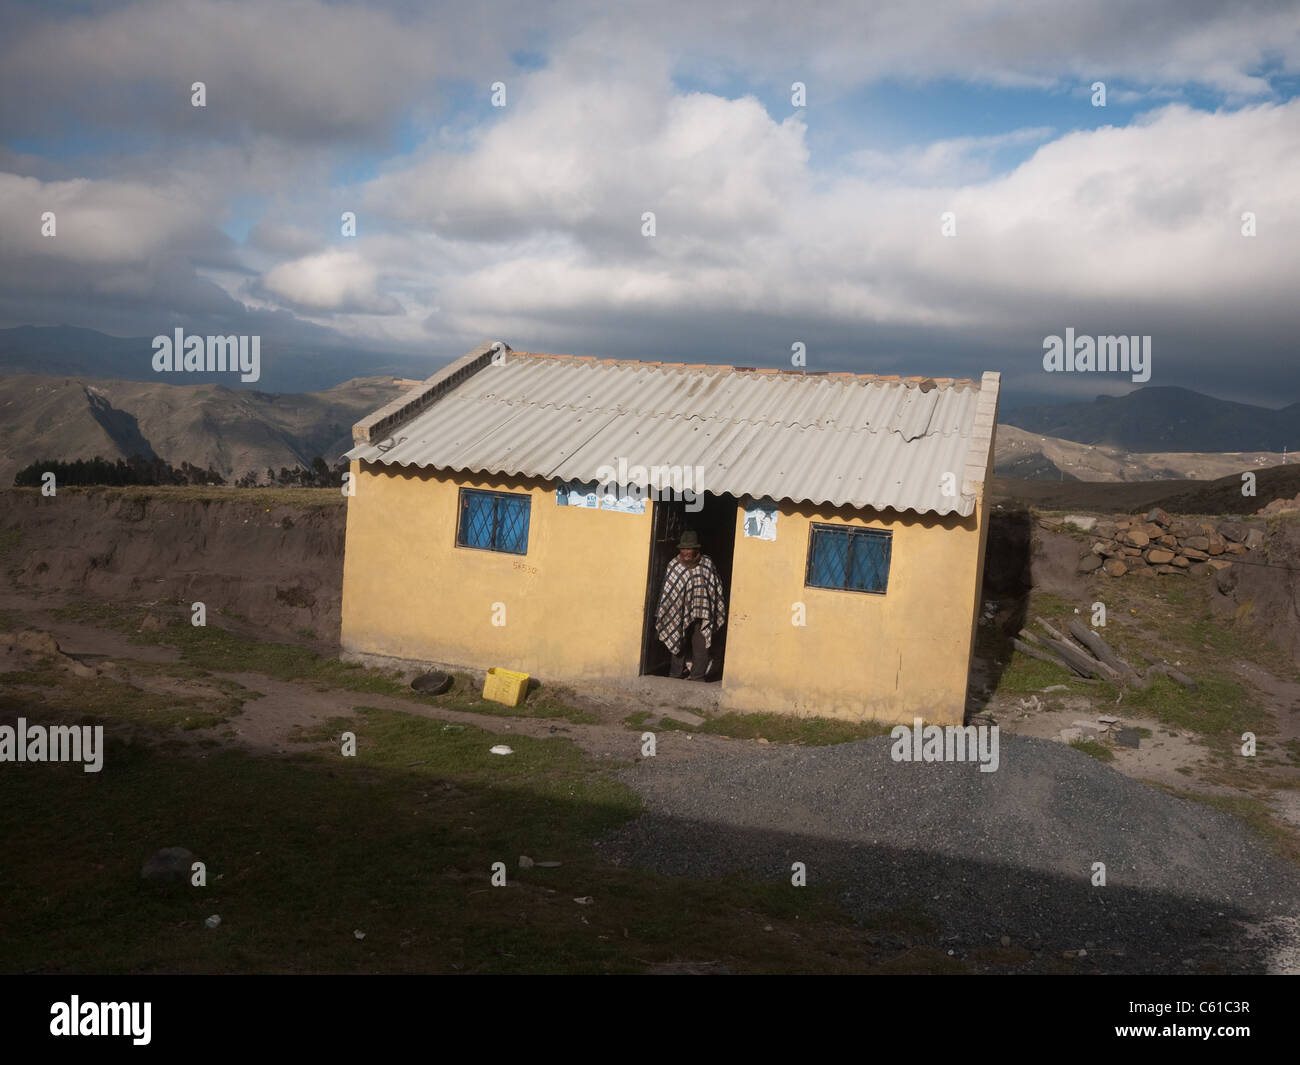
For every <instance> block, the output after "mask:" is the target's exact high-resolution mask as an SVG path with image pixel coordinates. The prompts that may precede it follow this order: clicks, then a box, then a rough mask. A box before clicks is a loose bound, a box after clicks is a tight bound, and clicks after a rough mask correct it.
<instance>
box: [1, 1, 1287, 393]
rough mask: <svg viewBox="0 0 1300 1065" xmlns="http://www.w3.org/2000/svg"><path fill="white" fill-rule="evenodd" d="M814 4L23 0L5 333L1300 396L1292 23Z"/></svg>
mask: <svg viewBox="0 0 1300 1065" xmlns="http://www.w3.org/2000/svg"><path fill="white" fill-rule="evenodd" d="M800 7H801V5H792V4H790V3H788V2H785V0H782V2H768V0H747V2H744V3H734V4H733V3H726V2H720V3H700V2H698V0H689V2H685V0H655V2H653V3H647V4H639V5H621V4H610V3H608V2H606V0H592V2H565V0H554V2H539V0H535V2H518V3H514V4H497V3H483V2H475V3H455V4H450V3H448V4H426V3H420V2H417V0H406V2H393V3H378V2H376V3H368V4H364V5H362V4H349V3H321V2H318V0H268V2H263V3H247V2H243V0H128V2H101V0H85V2H81V3H71V2H59V0H44V2H40V3H31V4H20V3H13V2H10V3H8V4H6V5H5V7H4V14H3V15H2V16H0V20H2V24H0V30H2V31H3V32H2V33H0V325H3V326H12V325H20V324H33V325H57V324H68V325H77V326H84V327H88V328H93V329H99V330H101V331H103V332H107V333H112V334H115V335H119V336H153V335H155V334H160V333H167V334H170V332H171V331H172V329H174V328H175V327H177V326H181V327H183V328H185V329H186V330H187V331H188V332H191V333H261V334H262V335H263V336H264V337H283V338H285V339H292V340H295V341H301V342H305V343H310V342H312V341H313V340H315V339H318V338H321V337H325V338H332V339H336V340H337V341H338V342H339V343H342V344H347V345H349V346H353V347H356V348H359V349H363V350H369V351H375V352H399V353H406V354H416V355H420V356H427V358H428V360H429V371H430V372H432V370H433V369H435V368H436V366H437V365H439V363H440V361H441V360H445V359H447V358H450V357H453V356H456V355H459V354H463V353H464V352H465V351H467V350H469V349H470V348H472V347H474V346H476V345H478V344H480V343H482V342H484V341H488V340H497V339H500V340H504V341H505V342H507V343H508V344H510V345H511V346H513V347H515V348H517V349H524V350H533V351H555V352H574V353H578V354H593V355H616V356H620V357H627V358H652V359H668V360H678V361H688V362H716V363H732V364H739V365H755V366H789V365H790V353H791V346H792V344H794V343H796V342H799V343H803V344H804V345H805V346H806V350H807V368H808V369H812V370H843V369H851V370H855V371H859V372H877V373H904V374H933V375H936V376H953V375H956V376H978V375H979V373H980V372H981V371H983V370H1001V371H1002V373H1003V380H1004V388H1005V390H1006V391H1007V393H1008V398H1009V399H1012V400H1013V401H1014V400H1016V399H1019V400H1020V401H1025V400H1029V399H1040V398H1048V399H1051V398H1075V397H1091V396H1093V395H1095V394H1097V393H1098V392H1110V393H1122V392H1125V391H1128V390H1130V389H1131V388H1133V387H1134V385H1133V384H1132V383H1131V380H1130V375H1124V374H1098V373H1092V374H1048V373H1045V372H1044V370H1043V364H1042V363H1043V341H1044V337H1046V336H1047V335H1049V334H1054V333H1055V334H1060V333H1063V332H1064V330H1065V329H1066V328H1067V327H1070V328H1073V329H1074V330H1075V331H1076V333H1078V334H1091V335H1101V334H1145V335H1150V336H1151V337H1152V367H1151V370H1152V373H1151V378H1150V382H1149V383H1150V384H1152V385H1181V386H1185V387H1194V388H1198V389H1201V390H1203V391H1207V392H1211V393H1212V394H1216V395H1221V396H1224V397H1227V398H1234V399H1240V400H1244V401H1248V402H1261V403H1265V404H1267V405H1270V406H1277V405H1282V404H1284V403H1290V402H1294V401H1296V400H1300V350H1298V349H1297V343H1296V337H1297V335H1298V334H1300V97H1298V91H1297V90H1298V89H1300V5H1297V4H1295V3H1293V2H1280V3H1269V2H1250V0H1237V2H1234V3H1230V4H1228V3H1224V4H1214V3H1205V2H1199V0H1154V2H1150V3H1144V4H1133V3H1132V2H1131V0H1115V2H1112V0H1090V2H1089V3H1086V4H1080V3H1077V2H1059V3H1056V2H1042V3H1036V4H1025V3H1023V2H1019V0H1005V2H994V0H965V2H963V0H951V2H937V3H932V4H926V5H918V4H916V3H915V0H885V2H880V3H864V2H861V0H857V2H845V3H818V4H815V5H812V6H811V7H810V9H808V10H800ZM1026 11H1032V13H1031V14H1026ZM195 82H202V83H203V84H204V87H205V92H206V106H204V107H195V106H193V91H192V86H193V84H194V83H195ZM796 82H797V83H801V84H802V85H803V86H804V99H803V100H802V101H799V100H796V99H794V95H795V93H794V90H793V88H792V86H794V84H795V83H796ZM1097 82H1103V83H1104V86H1105V106H1104V107H1102V106H1095V103H1094V101H1095V100H1096V98H1097V93H1096V91H1095V90H1094V88H1093V86H1094V83H1097ZM494 86H495V93H494ZM502 90H503V91H504V98H502V96H503V93H502ZM494 95H495V99H494ZM500 103H504V106H496V104H500ZM47 211H52V212H54V213H55V217H56V220H57V221H56V225H57V230H56V235H55V236H53V237H48V236H43V235H42V232H41V229H42V223H41V218H42V215H43V214H44V213H45V212H47ZM349 211H350V212H353V213H354V214H355V216H356V235H355V236H346V235H344V234H343V232H342V228H343V226H342V222H341V218H342V216H343V214H344V212H349ZM646 212H653V215H654V235H652V236H648V235H645V233H644V230H645V228H646V227H645V224H644V223H643V217H644V216H645V213H646ZM945 212H951V213H952V217H953V219H954V220H955V221H954V222H953V223H952V224H951V225H950V226H949V227H948V228H949V229H950V230H951V229H953V228H954V227H955V234H954V235H945V233H944V232H943V229H944V223H943V217H944V214H945ZM1247 212H1250V213H1251V214H1252V215H1253V218H1254V227H1255V234H1256V235H1254V236H1244V235H1243V232H1242V230H1243V221H1242V216H1243V214H1245V213H1247ZM145 354H146V355H147V353H145ZM262 357H263V361H264V362H265V360H267V359H269V358H274V344H273V343H270V342H265V343H264V347H263V356H262ZM364 362H365V360H364V358H359V359H358V365H357V367H356V371H357V374H358V375H360V374H364V373H365V372H366V366H365V365H364Z"/></svg>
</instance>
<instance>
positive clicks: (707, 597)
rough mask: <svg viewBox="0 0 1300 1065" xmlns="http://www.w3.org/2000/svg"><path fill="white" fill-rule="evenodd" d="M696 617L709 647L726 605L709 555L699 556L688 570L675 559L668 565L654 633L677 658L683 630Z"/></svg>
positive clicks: (721, 621) (680, 647)
mask: <svg viewBox="0 0 1300 1065" xmlns="http://www.w3.org/2000/svg"><path fill="white" fill-rule="evenodd" d="M696 618H698V619H699V620H700V622H701V625H700V630H701V632H702V633H703V634H704V640H705V643H706V644H707V645H708V646H709V647H712V646H713V633H714V631H715V630H717V629H720V628H722V627H723V626H724V625H725V624H726V623H727V603H726V596H725V594H724V592H723V590H722V581H721V580H720V579H719V577H718V570H717V567H716V566H714V564H713V559H711V558H709V556H708V555H701V556H700V561H699V562H697V563H696V564H695V566H693V567H692V568H690V569H687V568H686V567H685V566H683V565H682V563H681V560H680V559H677V558H674V559H673V560H672V561H671V562H669V563H668V572H667V573H665V574H664V587H663V591H662V592H661V593H660V595H659V612H658V613H657V614H656V615H655V633H656V634H657V635H658V636H659V639H660V640H662V641H663V642H664V646H666V647H667V648H668V650H669V652H671V653H672V654H675V655H679V654H681V653H682V643H683V638H684V637H685V635H686V627H687V626H688V625H690V623H691V622H692V621H694V620H695V619H696Z"/></svg>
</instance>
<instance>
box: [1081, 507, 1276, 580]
mask: <svg viewBox="0 0 1300 1065" xmlns="http://www.w3.org/2000/svg"><path fill="white" fill-rule="evenodd" d="M1067 520H1068V519H1067ZM1088 531H1089V532H1091V533H1092V535H1093V537H1094V541H1093V544H1092V547H1091V548H1090V549H1089V550H1088V552H1087V554H1085V555H1084V556H1083V557H1082V558H1081V559H1080V560H1079V572H1080V573H1094V572H1098V573H1102V574H1105V575H1106V576H1108V577H1122V576H1124V575H1125V574H1126V573H1136V574H1138V575H1150V574H1177V573H1186V574H1190V575H1191V576H1193V577H1197V576H1207V575H1209V574H1210V573H1213V572H1214V571H1215V570H1219V569H1224V568H1226V567H1227V566H1230V565H1232V562H1233V559H1235V558H1239V557H1241V556H1242V555H1244V554H1246V553H1247V552H1248V551H1252V550H1254V549H1256V548H1258V547H1260V546H1261V545H1262V544H1263V542H1264V533H1263V531H1262V530H1260V529H1258V528H1256V527H1254V526H1252V525H1247V524H1245V523H1244V522H1241V521H1219V522H1209V521H1191V520H1183V519H1178V518H1174V517H1173V516H1172V515H1170V514H1168V513H1166V512H1165V511H1163V510H1161V509H1160V508H1159V507H1156V508H1155V509H1154V510H1152V511H1151V512H1150V513H1149V514H1147V515H1146V517H1145V518H1142V517H1124V516H1121V517H1117V518H1115V519H1114V520H1110V521H1107V520H1100V521H1097V522H1096V523H1094V524H1093V525H1092V528H1091V529H1090V530H1088Z"/></svg>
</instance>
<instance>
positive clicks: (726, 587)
mask: <svg viewBox="0 0 1300 1065" xmlns="http://www.w3.org/2000/svg"><path fill="white" fill-rule="evenodd" d="M702 499H703V503H704V505H703V507H702V508H701V509H700V510H698V511H694V512H692V511H688V510H687V509H686V503H685V502H684V501H682V500H665V501H656V502H655V504H654V517H653V520H652V522H651V530H650V572H649V575H648V577H647V580H646V596H645V617H644V623H643V635H642V639H641V673H642V674H647V673H649V674H653V675H654V676H659V677H666V676H668V673H669V669H670V666H671V664H672V656H671V655H670V654H669V653H668V648H666V647H665V646H664V645H663V644H662V643H661V642H660V640H659V636H658V635H657V634H656V632H655V615H656V614H657V613H658V611H659V595H660V593H661V592H662V591H663V584H664V573H665V572H666V571H667V569H668V563H669V562H670V561H671V560H672V558H673V556H674V555H676V554H677V544H678V542H679V541H680V540H681V538H682V533H684V532H686V531H687V530H688V529H691V530H694V531H695V532H696V533H698V534H699V537H700V547H701V550H702V551H703V553H704V554H706V555H708V556H709V557H710V558H711V559H713V564H714V565H715V566H717V568H718V577H719V578H720V579H721V580H722V588H723V591H724V592H725V593H726V597H727V606H728V611H727V616H728V618H730V616H731V611H730V606H731V562H732V556H733V555H734V553H735V550H736V497H735V496H733V495H713V494H712V493H710V492H705V493H704V494H703V496H702ZM730 631H731V625H730V623H728V624H727V625H725V626H723V629H722V631H721V632H720V633H716V634H715V635H714V637H713V646H712V647H711V648H710V649H709V651H710V657H711V658H712V659H713V668H712V669H711V670H710V671H709V676H708V680H709V682H710V683H712V682H713V681H717V680H721V679H722V670H723V665H724V661H725V659H726V648H727V633H728V632H730Z"/></svg>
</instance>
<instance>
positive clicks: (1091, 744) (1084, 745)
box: [1070, 739, 1115, 762]
mask: <svg viewBox="0 0 1300 1065" xmlns="http://www.w3.org/2000/svg"><path fill="white" fill-rule="evenodd" d="M1070 746H1071V747H1073V748H1074V749H1075V750H1076V751H1082V752H1083V753H1084V754H1090V755H1092V756H1093V757H1094V758H1095V759H1097V761H1099V762H1113V761H1115V752H1114V751H1112V750H1111V749H1110V748H1109V747H1107V746H1106V745H1105V744H1102V743H1098V742H1097V741H1096V740H1085V739H1077V740H1071V741H1070Z"/></svg>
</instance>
